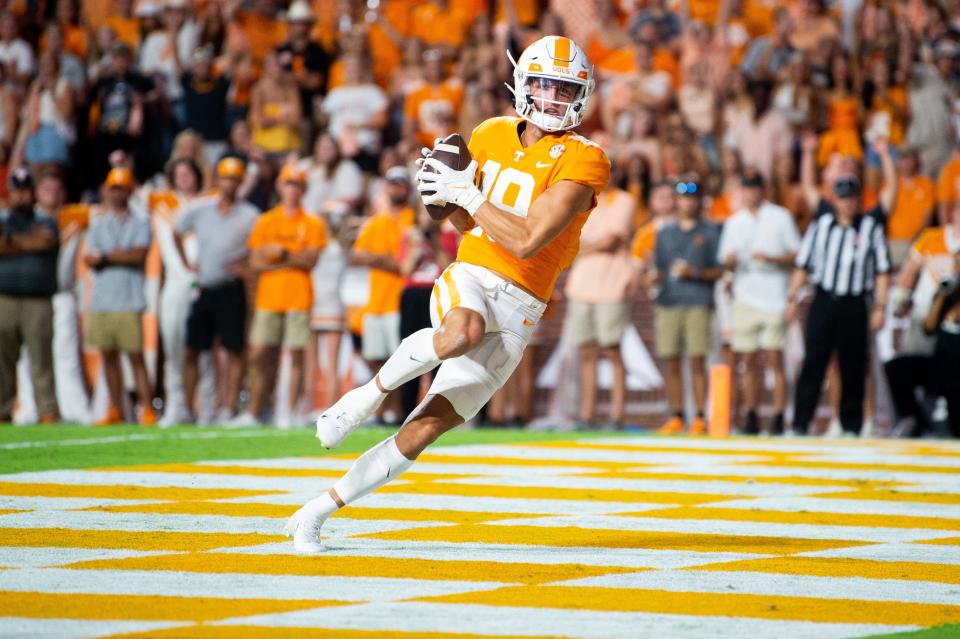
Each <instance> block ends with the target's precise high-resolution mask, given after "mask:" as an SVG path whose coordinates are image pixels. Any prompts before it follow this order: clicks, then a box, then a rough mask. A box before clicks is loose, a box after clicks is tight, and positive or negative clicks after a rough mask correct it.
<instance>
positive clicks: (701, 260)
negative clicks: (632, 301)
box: [651, 174, 723, 435]
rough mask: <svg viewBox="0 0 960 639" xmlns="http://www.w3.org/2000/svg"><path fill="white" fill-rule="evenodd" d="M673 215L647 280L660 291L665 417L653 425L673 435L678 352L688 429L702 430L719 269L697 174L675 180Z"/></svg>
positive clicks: (680, 418)
mask: <svg viewBox="0 0 960 639" xmlns="http://www.w3.org/2000/svg"><path fill="white" fill-rule="evenodd" d="M674 192H675V193H676V195H677V218H676V220H675V221H673V222H671V223H669V224H667V225H665V226H664V227H663V228H661V229H660V230H659V231H658V232H657V240H656V248H655V249H654V260H653V262H654V266H655V269H656V271H655V273H654V275H653V278H652V281H651V283H655V284H658V285H659V287H660V291H659V293H658V295H657V301H656V306H655V307H654V341H655V347H656V351H657V357H659V358H660V360H661V361H662V362H663V369H664V371H663V372H664V381H665V384H666V390H667V401H668V403H669V405H670V417H669V419H668V420H667V422H666V423H665V424H664V425H663V426H662V427H661V428H660V430H659V431H658V432H659V433H660V434H664V435H673V434H676V433H680V432H682V431H683V430H684V428H685V422H684V412H683V398H684V394H685V389H684V387H683V375H682V369H681V359H680V358H681V355H682V354H683V353H686V355H687V356H688V357H689V358H690V370H691V377H692V379H693V398H694V402H695V403H696V410H697V414H696V418H695V419H694V420H693V421H692V422H691V424H690V433H691V434H693V435H702V434H705V433H706V432H707V423H706V419H705V417H704V411H705V410H706V402H707V372H706V357H707V354H708V353H709V352H710V332H711V331H710V326H711V322H712V317H713V286H714V282H716V281H717V279H719V278H720V276H721V275H722V274H723V269H722V268H721V267H720V264H719V263H718V261H717V249H718V247H719V243H720V229H719V228H718V227H717V226H716V225H715V224H713V223H711V222H708V221H707V220H704V219H703V218H702V216H701V213H702V205H703V186H702V184H701V182H700V180H699V178H698V177H697V176H696V175H692V174H691V175H687V176H685V177H684V178H683V179H681V180H680V181H679V182H677V183H676V185H675V186H674Z"/></svg>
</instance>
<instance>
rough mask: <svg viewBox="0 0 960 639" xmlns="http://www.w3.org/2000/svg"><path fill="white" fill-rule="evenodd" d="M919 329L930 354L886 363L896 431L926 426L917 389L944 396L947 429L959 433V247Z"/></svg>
mask: <svg viewBox="0 0 960 639" xmlns="http://www.w3.org/2000/svg"><path fill="white" fill-rule="evenodd" d="M923 329H924V331H925V332H926V333H927V334H928V335H933V336H934V340H935V341H934V348H933V354H931V355H909V356H906V357H899V358H897V359H894V360H891V361H890V362H888V363H887V365H886V372H887V377H888V379H889V381H890V390H891V393H892V394H893V404H894V407H895V408H896V411H897V415H898V417H899V419H900V423H899V424H898V429H897V433H898V435H900V436H903V437H920V436H921V435H923V434H924V433H925V432H927V431H928V430H929V429H930V420H929V419H928V417H927V414H926V412H925V411H924V409H923V405H922V404H921V403H920V402H919V401H918V400H917V395H916V391H917V390H918V389H920V390H923V392H924V395H925V396H926V397H944V398H945V399H946V400H947V412H948V414H949V421H950V431H951V432H952V433H953V436H954V437H960V365H958V362H960V250H957V251H955V252H954V254H953V269H952V272H950V273H949V274H948V275H946V276H944V277H943V278H942V279H941V280H940V286H939V288H938V290H937V293H936V295H935V296H934V298H933V303H932V304H931V305H930V310H929V311H928V312H927V316H926V318H925V319H924V322H923Z"/></svg>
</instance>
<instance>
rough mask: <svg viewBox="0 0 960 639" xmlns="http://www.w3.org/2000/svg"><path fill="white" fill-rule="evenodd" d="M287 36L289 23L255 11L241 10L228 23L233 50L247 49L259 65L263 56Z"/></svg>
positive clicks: (229, 38)
mask: <svg viewBox="0 0 960 639" xmlns="http://www.w3.org/2000/svg"><path fill="white" fill-rule="evenodd" d="M286 37H287V24H286V23H285V22H282V21H280V20H273V19H271V18H267V17H264V16H263V15H261V14H259V13H255V12H252V11H250V12H248V11H240V12H239V13H238V14H237V16H236V18H235V19H234V21H233V22H231V23H230V24H228V25H227V39H228V42H229V43H230V47H229V48H230V49H231V50H232V51H238V50H239V51H247V52H249V53H250V57H251V58H253V63H254V66H256V67H259V66H260V61H261V60H263V57H264V56H265V55H267V54H268V53H270V52H271V51H272V50H273V49H274V48H276V47H277V46H278V45H279V44H280V43H281V42H283V40H284V39H285V38H286Z"/></svg>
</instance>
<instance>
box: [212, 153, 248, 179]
mask: <svg viewBox="0 0 960 639" xmlns="http://www.w3.org/2000/svg"><path fill="white" fill-rule="evenodd" d="M246 170H247V167H246V166H245V165H244V164H243V160H241V159H240V158H235V157H225V158H223V159H222V160H220V162H218V163H217V176H219V177H225V178H237V179H238V180H239V179H241V178H243V174H244V172H245V171H246Z"/></svg>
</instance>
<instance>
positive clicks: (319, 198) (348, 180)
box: [300, 158, 363, 215]
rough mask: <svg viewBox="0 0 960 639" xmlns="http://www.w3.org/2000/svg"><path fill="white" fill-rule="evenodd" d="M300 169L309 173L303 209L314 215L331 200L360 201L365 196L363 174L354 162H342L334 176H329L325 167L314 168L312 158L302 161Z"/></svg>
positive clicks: (334, 171)
mask: <svg viewBox="0 0 960 639" xmlns="http://www.w3.org/2000/svg"><path fill="white" fill-rule="evenodd" d="M300 168H302V169H303V170H304V171H306V173H307V192H306V193H304V195H303V208H304V209H305V210H306V211H308V212H310V213H313V214H314V215H318V214H319V213H320V210H321V209H322V208H323V204H324V203H325V202H327V201H329V200H358V199H360V197H361V196H362V195H363V173H361V172H360V169H359V168H358V167H357V165H356V164H355V163H354V162H353V161H352V160H341V161H340V163H339V164H338V165H337V167H336V168H335V169H334V170H333V175H327V173H326V171H325V170H324V169H323V167H320V166H314V164H313V160H312V159H311V158H307V159H305V160H301V161H300Z"/></svg>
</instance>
